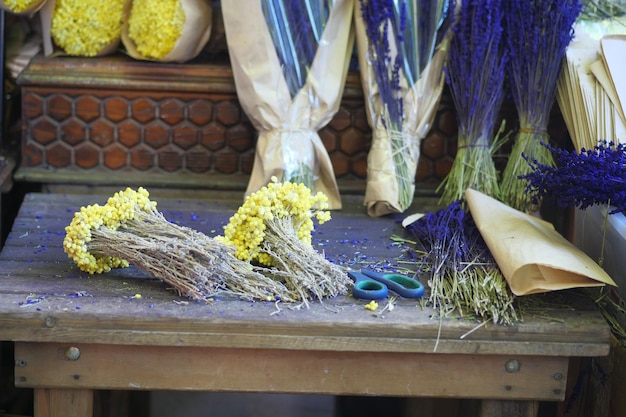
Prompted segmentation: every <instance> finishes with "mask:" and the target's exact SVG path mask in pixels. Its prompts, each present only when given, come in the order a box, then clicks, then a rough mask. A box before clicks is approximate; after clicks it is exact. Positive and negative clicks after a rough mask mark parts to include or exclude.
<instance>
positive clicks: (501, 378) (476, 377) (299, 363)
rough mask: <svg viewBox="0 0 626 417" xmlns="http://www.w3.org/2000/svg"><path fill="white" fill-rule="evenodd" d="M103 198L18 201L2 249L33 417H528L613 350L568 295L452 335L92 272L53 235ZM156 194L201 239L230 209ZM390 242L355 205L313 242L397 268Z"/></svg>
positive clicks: (348, 312)
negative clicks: (231, 415)
mask: <svg viewBox="0 0 626 417" xmlns="http://www.w3.org/2000/svg"><path fill="white" fill-rule="evenodd" d="M106 198H107V196H101V195H78V194H76V195H63V194H28V195H27V196H26V198H25V201H24V203H23V205H22V207H21V211H20V213H19V215H18V217H17V219H16V221H15V223H14V225H13V229H12V232H11V233H10V235H9V238H8V239H7V242H6V246H5V247H4V248H3V250H2V253H1V254H0V340H4V341H13V342H15V360H16V362H15V383H16V385H17V386H18V387H31V388H34V396H35V397H34V398H35V416H37V417H43V416H64V417H69V416H90V415H92V412H93V393H94V390H99V389H107V390H109V389H113V390H191V391H200V390H201V391H235V392H283V393H320V394H336V395H348V394H350V395H380V396H391V395H393V396H406V397H411V396H416V397H417V396H425V397H461V398H479V399H485V400H486V401H483V408H482V415H483V416H496V415H498V416H501V415H516V416H518V415H519V416H521V415H524V416H534V415H536V411H537V404H538V403H537V401H540V400H555V401H559V400H563V399H564V396H565V392H566V381H567V373H568V364H569V359H570V358H571V357H585V356H604V355H607V354H608V351H609V337H610V333H609V328H608V326H607V324H606V322H605V321H604V320H603V318H602V317H601V315H600V314H599V312H598V311H597V310H596V307H595V305H593V303H591V302H590V301H589V300H588V299H587V298H586V297H584V296H583V295H582V293H578V292H576V291H571V292H563V293H560V294H548V295H539V296H533V297H537V303H530V304H531V305H536V306H537V307H536V309H535V310H533V309H527V310H526V311H525V312H524V321H523V322H522V323H520V324H518V325H515V326H499V325H493V324H487V325H485V326H483V327H481V328H479V329H478V330H476V331H474V332H472V333H470V334H468V335H467V336H466V337H464V338H463V337H462V336H463V335H466V334H467V333H468V332H470V330H472V329H475V327H476V326H477V323H476V322H471V321H468V320H459V319H445V320H441V321H440V320H438V319H436V318H435V316H436V314H435V311H434V310H432V309H430V308H427V307H423V306H420V305H419V303H417V302H415V301H408V300H402V301H399V302H398V303H397V305H396V307H395V308H394V309H393V310H392V311H387V312H385V313H384V314H382V315H380V314H376V313H373V312H371V311H368V310H366V309H365V308H364V304H365V303H364V302H362V301H359V300H356V299H354V298H352V297H351V296H346V297H338V298H336V299H330V300H326V301H325V303H324V304H321V303H312V304H311V306H310V308H308V309H307V308H302V309H292V308H290V307H289V306H288V305H278V306H277V305H275V304H274V303H272V302H267V303H266V302H247V301H240V300H235V299H216V300H215V301H214V302H213V303H211V304H205V303H197V302H187V301H186V300H184V299H181V298H179V297H177V296H175V295H174V294H173V293H172V292H170V291H168V289H167V288H166V287H165V285H164V284H162V283H161V282H160V281H158V280H155V279H152V278H149V277H147V276H146V275H145V274H144V273H143V272H142V271H139V270H137V269H134V268H132V267H131V268H126V269H122V270H116V271H113V272H110V273H108V274H103V275H98V276H90V275H88V274H86V273H82V272H80V271H79V270H78V269H77V268H76V267H75V266H74V265H73V263H72V262H71V261H70V260H69V259H68V258H67V257H66V255H65V254H64V252H63V250H62V246H61V243H62V240H63V237H64V227H65V226H66V225H67V224H69V221H70V219H71V218H72V216H73V213H74V212H75V211H76V210H78V209H79V208H80V206H82V205H86V204H90V203H104V202H105V201H106ZM153 199H155V200H156V201H158V208H159V210H160V211H162V212H163V213H164V214H165V216H166V217H167V218H168V219H170V220H171V221H174V222H178V223H180V224H184V225H187V226H189V227H192V228H194V229H197V230H200V231H202V232H205V233H207V234H209V235H216V234H220V233H221V231H222V226H223V224H224V223H225V222H226V221H227V219H228V218H229V217H230V215H231V214H232V213H233V212H234V210H235V209H236V208H237V206H238V205H239V204H240V202H241V201H240V200H238V199H232V200H226V199H221V198H220V199H211V198H209V199H202V200H194V199H177V198H166V197H163V198H154V197H153ZM397 232H401V231H400V229H399V226H398V224H397V221H396V219H393V218H383V219H380V218H378V219H373V218H368V217H367V216H366V215H365V214H364V210H363V208H362V207H361V206H360V200H359V201H356V200H355V202H352V203H345V207H344V210H342V211H338V212H334V213H333V220H332V221H331V222H328V223H326V224H324V225H322V226H319V227H318V228H317V231H316V234H315V235H314V245H315V247H317V248H318V249H319V250H320V251H324V252H325V253H326V255H327V257H328V258H329V259H331V260H332V261H334V262H337V263H341V264H343V265H346V266H352V267H355V266H356V267H358V266H360V265H368V266H385V267H388V268H393V267H394V266H395V265H396V263H397V262H398V257H400V256H402V252H403V248H402V247H401V246H398V245H394V244H392V242H391V241H390V239H389V237H390V235H391V234H392V233H397ZM136 294H140V295H141V297H140V298H139V297H136ZM541 303H544V304H543V306H542V305H541ZM506 410H509V411H506ZM507 413H510V414H507Z"/></svg>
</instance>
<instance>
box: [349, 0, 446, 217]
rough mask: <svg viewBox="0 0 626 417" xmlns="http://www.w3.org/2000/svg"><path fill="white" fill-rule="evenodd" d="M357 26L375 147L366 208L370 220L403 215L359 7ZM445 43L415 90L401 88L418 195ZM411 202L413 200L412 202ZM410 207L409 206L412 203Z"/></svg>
mask: <svg viewBox="0 0 626 417" xmlns="http://www.w3.org/2000/svg"><path fill="white" fill-rule="evenodd" d="M354 16H355V19H354V22H355V30H356V42H357V49H358V56H359V66H360V68H361V82H362V85H363V91H364V93H365V109H366V113H367V118H368V123H369V125H370V127H371V128H372V145H371V147H370V150H369V153H368V156H367V184H366V189H365V199H364V204H365V206H367V212H368V214H369V215H370V216H382V215H385V214H389V213H402V212H404V211H405V210H406V209H407V208H408V206H407V205H406V204H403V203H402V198H401V197H400V192H401V191H400V190H399V185H398V181H397V174H396V169H395V163H394V155H393V150H392V145H391V139H390V132H389V130H387V129H385V128H383V126H382V122H381V114H382V111H383V104H382V102H381V99H380V98H379V93H378V86H377V85H376V79H375V76H374V72H373V70H372V66H371V65H370V64H369V63H368V39H367V34H366V28H365V22H364V21H363V16H362V14H361V9H360V7H356V8H355V12H354ZM445 45H446V40H444V41H442V42H441V43H440V44H439V46H438V48H437V51H436V52H435V54H434V56H433V58H432V60H431V62H430V63H429V64H428V66H427V67H426V68H425V69H424V71H423V72H422V75H421V76H420V79H419V80H418V81H417V82H416V83H415V86H413V87H412V88H410V87H408V86H406V85H405V86H402V91H403V99H404V116H405V117H404V123H403V126H402V132H399V134H401V135H406V137H408V138H410V140H409V141H408V142H409V146H407V147H406V149H405V151H404V152H403V153H404V155H403V158H404V160H405V162H406V166H407V170H406V171H407V175H408V176H410V178H408V180H410V184H411V185H410V187H411V188H410V190H408V192H409V193H410V195H411V196H413V194H414V192H415V174H416V171H417V164H418V162H419V157H420V144H421V141H422V139H423V138H424V137H425V136H426V134H427V133H428V131H429V130H430V128H431V126H432V123H433V120H434V118H435V115H436V112H437V107H438V105H439V100H440V99H441V93H442V91H443V86H444V83H445V76H444V72H443V67H444V64H445V60H446V58H447V51H446V49H445ZM411 201H412V198H411ZM409 205H410V202H409Z"/></svg>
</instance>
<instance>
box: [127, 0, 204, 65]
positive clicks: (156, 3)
mask: <svg viewBox="0 0 626 417" xmlns="http://www.w3.org/2000/svg"><path fill="white" fill-rule="evenodd" d="M126 16H127V18H126V20H125V22H124V27H123V29H122V43H123V44H124V47H125V48H126V52H127V53H128V55H130V56H131V57H133V58H135V59H141V60H149V61H161V62H186V61H189V60H191V59H193V58H195V57H196V56H198V54H199V53H200V52H201V51H202V49H203V48H204V46H205V45H206V44H207V42H208V41H209V37H210V36H211V27H212V23H213V21H212V18H213V8H212V6H211V4H210V2H208V1H207V0H132V2H130V3H128V4H127V5H126Z"/></svg>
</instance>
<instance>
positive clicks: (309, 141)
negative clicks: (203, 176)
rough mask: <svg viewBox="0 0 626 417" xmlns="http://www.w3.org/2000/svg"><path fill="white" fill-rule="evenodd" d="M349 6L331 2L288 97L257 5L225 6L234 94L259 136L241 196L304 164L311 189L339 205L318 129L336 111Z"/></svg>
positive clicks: (346, 0)
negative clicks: (302, 77) (303, 77)
mask: <svg viewBox="0 0 626 417" xmlns="http://www.w3.org/2000/svg"><path fill="white" fill-rule="evenodd" d="M353 9H354V3H353V0H337V1H335V2H334V4H333V6H332V9H331V11H330V15H329V17H328V21H327V22H326V27H325V29H324V34H323V38H322V41H321V42H320V44H319V46H318V48H317V52H316V55H315V58H314V60H313V63H312V65H311V68H310V69H309V72H308V76H307V81H306V83H305V85H304V86H303V87H302V88H301V89H300V90H299V92H298V93H297V94H296V95H295V96H294V97H293V99H292V97H291V95H290V92H289V89H288V87H287V83H286V81H285V77H284V76H283V72H282V71H281V64H280V62H279V59H278V56H277V53H276V50H275V47H274V43H273V41H272V37H271V34H270V32H269V30H268V27H267V24H266V22H265V18H264V15H263V10H262V8H261V3H260V2H250V1H248V0H228V1H227V2H222V14H223V16H224V27H225V29H226V40H227V44H228V51H229V54H230V59H231V64H232V69H233V75H234V78H235V85H236V87H237V95H238V97H239V101H240V103H241V105H242V107H243V109H244V111H245V113H246V115H247V116H248V118H249V119H250V121H251V122H252V124H253V125H254V127H255V128H256V129H257V130H258V131H259V137H258V140H257V146H256V153H255V159H254V165H253V168H252V175H251V177H250V182H249V183H248V189H247V191H246V194H250V193H253V192H255V191H256V190H258V189H259V188H261V187H262V186H264V185H265V184H267V183H268V182H269V181H270V178H271V177H272V176H276V177H278V178H279V179H283V178H284V177H287V179H289V178H290V175H286V174H289V173H291V172H296V171H298V170H302V167H305V169H308V170H310V171H311V172H312V173H313V178H314V183H313V186H312V187H311V186H310V185H309V186H310V188H312V189H313V191H314V192H318V191H321V192H323V193H324V194H326V195H327V196H328V199H329V201H328V202H329V205H330V208H331V209H339V208H341V198H340V196H339V190H338V188H337V183H336V180H335V174H334V171H333V167H332V164H331V162H330V157H329V155H328V152H327V151H326V148H325V147H324V144H323V143H322V140H321V138H320V137H319V134H318V131H319V130H320V129H321V128H322V127H324V126H325V125H326V124H327V123H328V122H330V120H331V119H332V117H333V116H334V115H335V113H336V112H337V110H338V109H339V104H340V101H341V97H342V93H343V87H344V85H345V79H346V76H347V73H348V64H349V60H350V52H351V50H352V45H353V43H354V36H353V32H352V30H351V24H352V13H353ZM242 10H245V13H242ZM307 185H308V184H307Z"/></svg>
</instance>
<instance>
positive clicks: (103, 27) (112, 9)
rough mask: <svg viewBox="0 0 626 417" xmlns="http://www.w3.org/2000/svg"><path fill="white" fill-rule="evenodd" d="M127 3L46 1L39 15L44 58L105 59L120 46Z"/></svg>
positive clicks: (91, 0) (77, 0)
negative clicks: (66, 56)
mask: <svg viewBox="0 0 626 417" xmlns="http://www.w3.org/2000/svg"><path fill="white" fill-rule="evenodd" d="M129 1H130V0H109V1H106V2H102V1H99V0H48V1H47V2H46V3H45V4H44V5H43V8H42V9H41V11H40V18H41V31H42V41H43V49H44V54H45V55H46V56H50V55H52V54H67V55H73V56H88V57H92V56H104V55H108V54H111V53H113V52H115V51H116V50H117V48H118V47H119V44H120V36H121V33H122V25H123V23H124V8H125V6H126V3H127V2H129Z"/></svg>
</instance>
